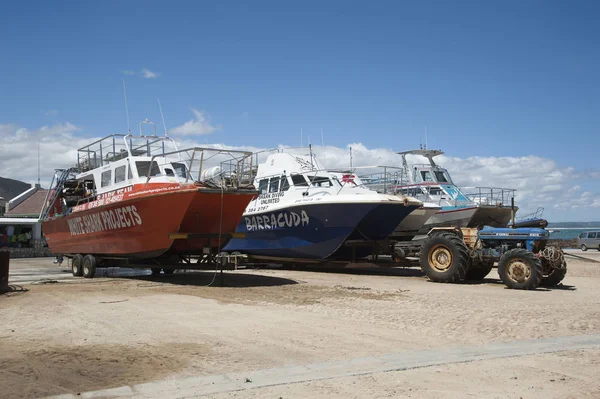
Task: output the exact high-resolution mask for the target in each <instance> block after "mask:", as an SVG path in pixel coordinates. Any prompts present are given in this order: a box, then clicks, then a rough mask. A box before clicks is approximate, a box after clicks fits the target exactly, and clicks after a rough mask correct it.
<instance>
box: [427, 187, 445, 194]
mask: <svg viewBox="0 0 600 399" xmlns="http://www.w3.org/2000/svg"><path fill="white" fill-rule="evenodd" d="M443 193H444V192H443V191H442V189H441V188H439V187H429V195H442V194H443Z"/></svg>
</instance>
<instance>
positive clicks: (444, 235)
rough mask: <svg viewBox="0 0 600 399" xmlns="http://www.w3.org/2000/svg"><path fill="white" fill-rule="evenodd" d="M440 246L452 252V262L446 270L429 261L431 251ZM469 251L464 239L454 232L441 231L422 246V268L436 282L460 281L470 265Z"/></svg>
mask: <svg viewBox="0 0 600 399" xmlns="http://www.w3.org/2000/svg"><path fill="white" fill-rule="evenodd" d="M438 246H442V247H445V248H446V249H447V250H448V251H449V252H450V253H451V254H452V258H453V259H452V264H451V265H450V266H449V267H448V268H447V270H445V271H438V270H436V269H435V268H434V267H432V266H431V265H430V263H429V255H430V251H431V250H432V249H434V248H436V247H438ZM469 262H470V258H469V253H468V250H467V246H466V245H465V243H464V242H463V240H462V239H461V238H460V237H458V236H457V235H456V234H454V233H448V232H439V233H436V234H435V235H432V236H431V237H429V238H428V239H427V241H425V243H424V244H423V247H422V248H421V256H420V264H421V270H422V271H423V272H424V273H425V274H426V275H427V277H428V278H429V280H431V281H433V282H436V283H459V282H461V281H462V280H464V278H465V275H466V273H467V269H468V267H469Z"/></svg>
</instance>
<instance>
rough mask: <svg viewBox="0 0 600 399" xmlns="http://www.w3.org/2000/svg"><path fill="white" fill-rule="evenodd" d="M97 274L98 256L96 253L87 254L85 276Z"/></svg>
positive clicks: (84, 264) (84, 267) (84, 268)
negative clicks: (96, 256) (95, 255)
mask: <svg viewBox="0 0 600 399" xmlns="http://www.w3.org/2000/svg"><path fill="white" fill-rule="evenodd" d="M95 275H96V258H95V257H94V255H86V256H85V257H84V258H83V277H85V278H94V276H95Z"/></svg>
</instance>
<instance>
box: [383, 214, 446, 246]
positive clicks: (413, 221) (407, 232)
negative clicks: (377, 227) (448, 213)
mask: <svg viewBox="0 0 600 399" xmlns="http://www.w3.org/2000/svg"><path fill="white" fill-rule="evenodd" d="M439 210H440V208H439V207H420V208H418V209H415V210H414V211H412V212H411V213H410V214H409V215H408V216H407V217H406V218H404V220H402V222H400V224H399V225H398V226H396V228H395V229H394V231H393V232H392V234H390V239H392V240H399V241H410V240H412V239H413V238H414V236H416V235H417V234H419V231H421V229H423V226H425V223H426V222H427V221H428V220H429V219H430V218H431V217H432V216H433V215H435V214H436V213H437V212H439Z"/></svg>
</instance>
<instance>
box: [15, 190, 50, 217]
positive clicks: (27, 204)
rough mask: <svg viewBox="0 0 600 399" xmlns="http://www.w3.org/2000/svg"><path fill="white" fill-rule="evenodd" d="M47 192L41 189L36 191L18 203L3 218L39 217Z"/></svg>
mask: <svg viewBox="0 0 600 399" xmlns="http://www.w3.org/2000/svg"><path fill="white" fill-rule="evenodd" d="M47 192H48V190H45V189H43V188H40V189H37V190H36V191H35V192H34V193H33V194H31V195H30V196H29V197H28V198H26V199H24V200H23V201H21V202H20V203H18V204H17V205H16V206H15V207H14V208H10V209H9V210H8V212H6V214H5V215H4V216H8V217H23V216H32V217H39V215H40V213H41V212H42V208H43V207H44V200H45V199H46V193H47Z"/></svg>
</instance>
